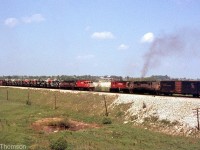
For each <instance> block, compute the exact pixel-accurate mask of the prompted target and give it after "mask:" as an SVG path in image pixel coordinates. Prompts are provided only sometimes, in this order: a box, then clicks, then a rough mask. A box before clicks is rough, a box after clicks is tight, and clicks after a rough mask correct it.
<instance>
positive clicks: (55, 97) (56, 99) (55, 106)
mask: <svg viewBox="0 0 200 150" xmlns="http://www.w3.org/2000/svg"><path fill="white" fill-rule="evenodd" d="M56 101H57V99H56V93H55V95H54V109H56V108H57V107H56Z"/></svg>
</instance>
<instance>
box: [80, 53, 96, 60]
mask: <svg viewBox="0 0 200 150" xmlns="http://www.w3.org/2000/svg"><path fill="white" fill-rule="evenodd" d="M94 57H95V56H94V55H92V54H88V55H78V56H76V59H78V60H87V59H92V58H94Z"/></svg>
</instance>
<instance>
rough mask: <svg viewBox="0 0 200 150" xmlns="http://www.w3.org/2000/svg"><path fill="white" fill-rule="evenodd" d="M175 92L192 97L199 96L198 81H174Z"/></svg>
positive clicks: (199, 83)
mask: <svg viewBox="0 0 200 150" xmlns="http://www.w3.org/2000/svg"><path fill="white" fill-rule="evenodd" d="M175 93H177V94H183V95H193V97H199V94H200V81H176V82H175Z"/></svg>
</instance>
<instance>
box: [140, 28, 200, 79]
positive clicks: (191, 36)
mask: <svg viewBox="0 0 200 150" xmlns="http://www.w3.org/2000/svg"><path fill="white" fill-rule="evenodd" d="M199 44H200V32H199V31H198V30H182V31H179V32H177V33H174V34H168V35H163V36H161V37H158V38H155V39H154V41H153V42H152V43H151V45H150V48H149V50H148V51H147V53H146V54H145V55H144V65H143V68H142V71H141V77H145V76H146V74H147V72H148V71H149V69H152V68H153V67H155V66H158V65H160V63H161V61H162V58H164V57H167V56H174V55H177V54H179V55H182V54H183V53H185V52H190V50H192V51H197V49H199V50H200V48H199V46H200V45H199ZM155 64H156V65H155Z"/></svg>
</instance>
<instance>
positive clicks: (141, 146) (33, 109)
mask: <svg viewBox="0 0 200 150" xmlns="http://www.w3.org/2000/svg"><path fill="white" fill-rule="evenodd" d="M8 91H9V99H8V100H6V97H7V96H6V88H3V87H1V88H0V135H1V136H0V144H11V145H17V144H20V145H26V146H27V149H35V150H42V149H43V150H48V149H50V144H51V141H52V140H54V139H58V138H60V137H62V138H64V140H66V141H67V144H68V149H75V150H76V149H85V150H88V149H108V150H110V149H115V150H118V149H119V150H121V149H124V150H126V149H127V150H129V149H133V150H155V149H159V150H168V149H169V150H184V149H185V150H198V149H199V148H200V140H199V139H194V138H186V137H180V136H179V137H178V136H170V135H165V134H161V133H155V132H152V131H149V130H145V129H142V128H138V127H134V126H133V124H131V123H128V124H122V123H121V122H122V119H123V115H124V114H123V113H122V112H123V109H124V108H125V107H128V106H122V108H119V107H117V108H116V109H114V110H110V109H108V111H109V118H110V119H111V120H112V124H109V125H104V124H102V119H103V118H104V117H105V105H104V99H103V96H99V95H95V94H94V95H93V94H90V93H78V94H72V93H59V92H50V91H48V90H41V91H40V90H30V91H29V93H30V95H29V96H30V99H29V100H30V101H31V105H27V104H26V102H27V99H28V96H27V95H28V94H27V93H28V90H22V89H14V88H9V89H8ZM55 95H56V100H57V102H56V109H55V106H54V105H55ZM114 98H115V97H107V98H106V100H107V104H108V105H109V104H111V103H112V101H113V100H114ZM49 117H63V118H70V119H73V120H77V121H83V122H86V123H98V124H100V125H101V127H100V128H93V129H92V128H90V129H86V130H79V131H75V132H74V131H67V130H65V131H61V132H57V133H45V132H43V131H36V130H34V129H33V128H32V126H31V124H32V123H34V122H35V121H37V120H39V119H42V118H49ZM120 119H121V120H120Z"/></svg>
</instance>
